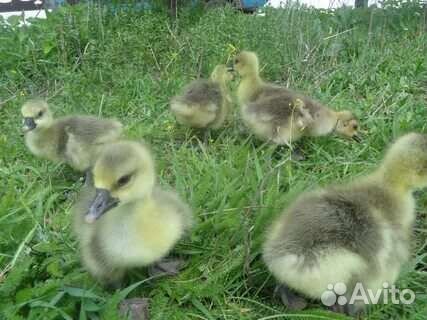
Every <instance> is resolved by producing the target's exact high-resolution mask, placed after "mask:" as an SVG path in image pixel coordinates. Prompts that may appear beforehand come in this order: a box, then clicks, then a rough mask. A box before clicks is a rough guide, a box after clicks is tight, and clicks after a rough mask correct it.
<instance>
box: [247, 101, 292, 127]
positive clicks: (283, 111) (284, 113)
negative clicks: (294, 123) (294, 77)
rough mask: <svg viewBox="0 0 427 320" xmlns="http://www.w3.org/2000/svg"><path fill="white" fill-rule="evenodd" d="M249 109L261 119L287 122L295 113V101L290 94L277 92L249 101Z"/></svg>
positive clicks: (263, 120)
mask: <svg viewBox="0 0 427 320" xmlns="http://www.w3.org/2000/svg"><path fill="white" fill-rule="evenodd" d="M247 110H248V112H249V113H251V114H253V115H254V116H256V117H257V119H258V120H259V121H262V122H274V123H277V124H285V123H287V122H288V120H289V119H290V118H291V117H292V115H293V113H294V101H293V100H292V98H291V97H290V96H288V95H279V94H276V95H274V96H269V97H264V98H260V99H257V100H256V101H254V102H252V103H249V104H248V108H247Z"/></svg>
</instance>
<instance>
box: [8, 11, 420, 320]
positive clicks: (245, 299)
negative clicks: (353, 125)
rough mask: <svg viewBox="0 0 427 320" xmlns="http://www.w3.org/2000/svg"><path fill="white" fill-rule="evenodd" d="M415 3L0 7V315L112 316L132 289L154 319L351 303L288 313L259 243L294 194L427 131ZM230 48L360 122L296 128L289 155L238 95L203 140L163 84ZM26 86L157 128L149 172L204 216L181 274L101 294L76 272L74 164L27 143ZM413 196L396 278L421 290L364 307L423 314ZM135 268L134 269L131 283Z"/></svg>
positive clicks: (29, 92)
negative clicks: (320, 129)
mask: <svg viewBox="0 0 427 320" xmlns="http://www.w3.org/2000/svg"><path fill="white" fill-rule="evenodd" d="M423 14H424V13H423V11H422V10H421V9H420V8H418V7H417V6H415V5H408V6H406V7H404V8H394V7H393V6H390V7H389V8H388V9H384V10H380V9H366V10H350V9H339V10H336V11H335V12H330V11H324V10H315V9H308V8H304V7H298V6H288V7H286V8H284V9H280V10H273V9H267V10H265V15H264V16H257V15H244V14H241V13H239V12H236V11H234V10H232V9H230V8H225V9H216V10H210V11H207V12H204V13H203V12H199V11H197V10H195V9H185V10H183V11H182V12H181V13H180V16H179V18H178V20H177V21H175V22H173V21H170V20H169V17H168V16H167V15H166V14H163V13H160V12H150V11H144V12H129V11H127V12H116V13H114V12H112V11H111V10H108V8H101V7H98V6H95V5H91V6H76V7H65V8H61V9H59V10H58V11H55V12H53V13H51V14H49V16H48V19H47V20H44V21H34V22H33V23H32V24H31V26H25V27H18V26H17V25H16V24H14V21H11V24H9V25H6V24H5V23H0V28H1V29H0V30H1V31H0V68H1V70H0V100H1V101H3V102H0V103H1V104H0V180H1V183H2V185H1V187H0V226H1V232H0V270H1V271H0V272H1V273H0V297H1V298H0V310H1V311H0V314H1V315H2V317H3V318H5V319H61V318H64V319H77V318H78V319H99V318H102V319H115V318H118V315H117V304H118V303H119V302H120V300H121V299H123V297H124V295H126V294H128V297H130V296H135V297H138V296H144V297H149V298H150V299H151V315H152V318H153V319H265V320H266V319H342V318H344V317H343V316H339V315H333V314H331V313H328V312H327V311H324V309H323V308H322V307H321V306H320V305H319V304H316V303H313V304H312V305H311V306H310V309H309V310H307V311H305V312H302V313H289V312H287V311H286V309H285V308H284V307H283V306H281V305H280V303H279V302H278V301H277V300H274V299H273V298H272V292H273V288H274V280H273V279H272V277H271V276H270V275H269V274H268V272H267V271H266V268H265V266H264V265H263V263H262V261H261V260H260V244H261V243H262V240H263V238H264V233H265V231H266V227H267V226H268V225H269V223H270V221H271V220H272V219H273V217H274V216H276V215H277V214H278V213H280V211H281V210H282V209H283V208H284V207H285V206H286V205H287V204H289V203H290V201H292V200H293V199H294V198H295V196H296V195H297V194H298V193H299V192H301V191H302V190H305V189H311V188H313V187H315V186H316V185H323V184H326V183H328V182H331V181H334V180H337V179H338V180H345V179H349V178H350V177H353V176H357V175H359V174H363V173H365V172H367V171H369V170H371V169H372V168H374V167H375V165H376V164H377V163H378V162H379V161H380V159H381V155H382V152H383V150H384V148H385V147H386V145H387V144H388V143H389V142H390V141H391V140H393V138H394V137H396V136H399V135H401V134H403V133H405V132H408V131H420V132H425V126H426V121H425V119H426V116H427V110H426V100H425V95H424V90H423V89H425V82H423V80H425V76H426V60H425V58H426V56H427V51H426V35H425V33H424V28H425V25H424V16H423ZM241 49H248V50H254V51H256V52H258V54H259V56H260V60H261V66H262V74H263V76H264V77H265V78H266V79H269V80H270V81H274V82H277V83H279V84H282V85H287V86H290V87H292V88H297V89H299V90H301V91H303V92H306V93H308V94H310V95H311V96H313V97H315V98H317V99H318V100H320V101H322V102H324V103H325V104H328V105H330V106H331V107H333V108H336V109H352V110H353V111H354V112H355V114H357V116H358V117H359V118H360V119H361V123H362V127H363V129H364V130H365V131H366V134H365V138H364V141H363V143H361V144H354V143H350V142H348V141H344V140H341V139H338V138H321V139H307V140H304V141H303V142H302V147H303V149H304V152H305V153H306V154H307V156H308V159H307V160H306V161H303V162H298V163H296V162H293V161H291V160H289V154H288V152H287V151H281V153H279V154H277V152H275V151H274V149H273V148H271V147H269V146H265V145H261V144H259V143H256V141H255V139H254V138H253V137H250V136H249V135H248V134H247V133H246V132H245V131H244V130H242V129H243V128H242V125H241V122H240V121H239V118H238V111H237V107H236V109H235V117H234V118H233V120H232V121H230V122H229V123H228V124H227V126H226V128H224V129H222V130H220V131H219V132H215V133H211V135H210V138H209V139H208V142H207V143H204V142H202V141H201V140H200V139H199V136H198V134H197V132H193V131H191V130H188V129H186V128H183V127H181V126H179V125H177V124H176V123H175V121H174V119H173V117H172V116H171V114H170V113H169V112H168V101H169V98H170V97H171V96H172V95H174V94H175V93H176V92H177V91H178V90H179V88H180V87H181V86H182V85H183V84H185V83H186V82H188V81H189V80H191V79H193V78H195V77H198V76H207V75H208V74H209V72H210V70H211V69H212V67H213V66H214V65H215V64H217V63H224V62H226V61H227V60H228V59H229V58H230V56H231V55H232V54H234V52H236V51H238V50H241ZM423 83H424V84H423ZM423 86H424V88H423ZM33 95H42V96H46V97H47V98H48V99H49V102H50V103H51V104H52V106H53V107H54V108H55V112H56V114H58V115H64V114H70V113H82V114H96V115H98V114H99V115H101V116H106V117H110V116H114V117H117V118H119V119H121V120H122V121H123V122H124V123H125V124H126V127H127V129H126V130H127V135H128V136H129V137H132V138H135V139H140V138H143V139H145V140H147V141H148V142H149V143H151V145H152V147H153V150H154V152H155V155H156V159H157V171H158V174H159V179H160V183H161V184H164V185H171V186H173V187H174V188H176V189H177V190H178V192H179V193H180V194H181V195H182V196H183V197H184V198H185V199H187V200H188V202H189V203H190V204H191V206H192V207H193V208H194V212H195V214H196V216H197V226H196V227H195V229H194V231H193V233H192V234H191V235H190V236H189V237H188V238H187V239H185V240H184V241H182V242H181V243H180V244H179V245H178V247H177V248H176V250H175V251H174V253H175V254H179V255H182V256H183V257H185V259H186V260H187V262H188V264H187V267H186V268H185V270H184V271H183V272H182V274H180V275H179V276H178V277H175V278H169V279H161V280H157V281H149V282H144V283H142V284H140V285H139V286H137V287H136V288H131V289H133V290H132V291H131V292H127V291H118V292H109V291H105V290H104V289H103V288H102V287H100V286H99V285H98V284H97V283H96V282H95V281H94V280H93V279H91V278H90V276H88V274H87V273H86V272H85V271H84V270H83V268H82V267H81V264H80V262H79V258H78V251H77V246H76V242H75V239H74V237H73V236H72V234H71V232H70V220H71V219H70V207H71V205H72V203H73V199H74V197H75V195H76V192H77V191H78V189H79V188H80V186H81V181H80V180H79V178H80V177H79V175H78V174H76V173H74V172H72V171H71V170H70V169H69V168H68V167H66V166H62V165H54V164H51V163H49V162H46V161H43V160H40V159H37V158H35V157H33V156H31V155H30V153H29V152H28V150H26V148H25V146H24V144H23V139H22V136H21V133H20V123H21V118H20V114H19V108H20V106H21V105H22V103H23V101H25V99H27V98H28V97H30V96H33ZM417 197H418V204H419V209H418V211H419V214H418V219H417V223H416V228H415V239H414V240H415V241H414V251H413V252H414V254H413V258H412V259H411V262H410V263H409V264H408V265H407V266H405V269H404V271H403V272H402V275H401V277H400V280H399V283H398V284H399V286H401V287H405V288H406V287H407V288H411V289H412V290H414V291H416V292H417V299H416V302H415V303H414V304H412V305H410V306H402V305H386V306H376V307H373V308H371V309H370V311H369V318H370V319H419V320H421V319H425V315H426V311H427V292H426V283H427V282H426V281H427V273H426V268H427V251H426V240H425V239H426V233H427V223H426V213H427V210H426V209H425V208H426V204H427V197H426V196H425V194H424V193H421V194H420V195H418V196H417ZM146 276H147V275H146V272H145V270H143V269H141V270H135V271H133V272H132V273H131V275H130V277H129V279H128V284H129V285H130V284H133V283H137V282H138V281H140V280H143V279H145V278H146ZM128 291H129V290H128Z"/></svg>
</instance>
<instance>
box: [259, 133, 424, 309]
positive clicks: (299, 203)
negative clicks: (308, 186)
mask: <svg viewBox="0 0 427 320" xmlns="http://www.w3.org/2000/svg"><path fill="white" fill-rule="evenodd" d="M426 186H427V135H424V134H417V133H410V134H407V135H405V136H402V137H401V138H400V139H398V140H397V141H396V142H395V143H394V144H392V145H391V147H390V149H389V150H388V152H387V153H386V155H385V158H384V160H383V162H382V164H381V165H380V166H379V168H378V169H377V170H375V171H374V172H373V173H371V174H369V175H367V176H365V177H361V178H357V179H355V180H354V181H353V182H351V183H348V184H343V185H333V186H328V187H325V188H322V189H320V190H317V191H313V192H305V193H303V194H302V195H300V196H299V198H298V199H297V200H296V201H295V202H294V203H293V204H292V205H291V206H290V207H289V208H288V209H287V210H285V211H284V212H283V214H281V216H280V217H279V218H278V219H277V220H276V221H275V222H274V224H273V225H272V227H271V229H270V230H269V232H268V233H267V239H266V242H265V244H264V247H263V258H264V261H265V263H266V264H267V266H268V269H269V270H270V271H271V273H272V274H273V275H274V277H275V278H276V279H277V281H278V282H279V283H280V285H279V287H278V292H279V294H280V296H281V298H282V301H283V303H284V304H286V305H287V306H288V307H289V308H291V309H301V308H304V307H305V305H306V303H305V299H304V298H303V297H301V296H299V295H297V294H296V293H300V294H302V295H304V296H305V297H308V298H312V299H321V300H322V302H323V303H325V304H329V305H331V307H332V309H333V310H334V311H339V312H345V313H347V314H350V315H354V314H358V313H361V312H363V310H364V308H365V304H364V303H363V301H362V302H361V301H351V294H352V292H353V290H354V289H355V288H356V286H357V285H358V284H359V286H360V285H362V286H363V288H364V290H365V292H367V290H368V289H371V290H372V292H374V293H376V292H378V291H377V290H382V289H383V288H384V287H383V284H384V283H388V284H389V285H392V284H393V283H394V282H395V281H396V279H397V278H398V276H399V272H400V269H401V266H402V265H403V264H404V263H405V262H407V261H408V259H409V249H410V238H411V230H412V225H413V223H414V219H415V209H414V208H415V200H414V197H413V195H412V192H413V191H414V190H415V189H417V188H422V187H426ZM338 283H342V284H344V285H345V287H346V288H347V291H346V294H345V295H344V297H345V298H346V301H347V304H345V305H343V306H342V305H341V306H340V305H338V304H333V303H334V299H333V297H335V296H332V297H331V296H330V295H331V294H332V293H331V290H329V289H331V287H332V286H336V285H337V284H338ZM342 284H339V286H341V288H342V287H343V286H342ZM345 287H344V288H345ZM380 292H381V291H380ZM341 293H343V292H340V294H341ZM331 299H332V300H331ZM328 301H329V302H328Z"/></svg>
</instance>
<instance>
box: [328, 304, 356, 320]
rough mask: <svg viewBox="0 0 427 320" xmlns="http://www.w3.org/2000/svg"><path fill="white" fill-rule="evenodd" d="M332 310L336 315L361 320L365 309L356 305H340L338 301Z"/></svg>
mask: <svg viewBox="0 0 427 320" xmlns="http://www.w3.org/2000/svg"><path fill="white" fill-rule="evenodd" d="M330 310H331V311H333V312H336V313H342V314H346V315H348V316H352V317H355V318H356V319H359V317H360V316H361V314H362V313H363V309H362V308H360V307H358V306H356V305H354V304H349V303H345V304H340V303H338V301H337V302H336V303H335V304H333V305H332V306H331V307H330Z"/></svg>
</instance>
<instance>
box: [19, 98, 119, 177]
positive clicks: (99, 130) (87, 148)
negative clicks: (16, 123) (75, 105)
mask: <svg viewBox="0 0 427 320" xmlns="http://www.w3.org/2000/svg"><path fill="white" fill-rule="evenodd" d="M21 113H22V116H23V118H24V120H23V128H22V129H23V131H24V136H25V144H26V145H27V147H28V149H29V150H30V151H31V153H33V154H34V155H35V156H37V157H40V158H45V159H48V160H51V161H54V162H63V163H67V164H68V165H70V166H71V167H72V168H74V169H75V170H77V171H86V170H88V169H89V168H90V167H91V166H92V165H93V162H94V159H95V158H96V156H97V154H98V152H99V151H100V149H101V147H102V146H103V145H104V144H106V143H109V142H113V141H115V140H117V139H118V138H119V137H120V135H121V133H122V124H121V123H120V122H118V121H116V120H111V119H98V118H95V117H90V116H69V117H62V118H59V119H54V118H53V115H52V112H51V111H50V109H49V106H48V104H47V102H46V101H44V100H40V99H33V100H29V101H27V102H26V103H25V104H24V105H23V106H22V108H21Z"/></svg>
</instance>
